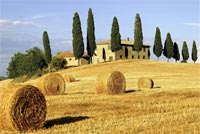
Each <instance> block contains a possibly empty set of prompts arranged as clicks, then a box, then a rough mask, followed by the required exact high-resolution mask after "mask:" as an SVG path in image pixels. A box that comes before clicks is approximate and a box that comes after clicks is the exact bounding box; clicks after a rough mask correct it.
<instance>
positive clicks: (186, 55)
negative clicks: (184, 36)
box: [182, 41, 189, 62]
mask: <svg viewBox="0 0 200 134" xmlns="http://www.w3.org/2000/svg"><path fill="white" fill-rule="evenodd" d="M182 56H183V62H187V60H188V59H189V52H188V47H187V43H186V41H184V42H183V47H182Z"/></svg>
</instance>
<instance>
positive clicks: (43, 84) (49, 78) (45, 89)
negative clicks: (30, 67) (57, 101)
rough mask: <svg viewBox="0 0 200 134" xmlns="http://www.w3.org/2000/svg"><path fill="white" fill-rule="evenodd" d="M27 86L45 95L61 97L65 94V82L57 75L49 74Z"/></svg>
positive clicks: (30, 82)
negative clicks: (32, 86)
mask: <svg viewBox="0 0 200 134" xmlns="http://www.w3.org/2000/svg"><path fill="white" fill-rule="evenodd" d="M28 84H30V85H34V86H36V87H38V88H39V89H40V90H41V92H42V93H44V94H45V95H61V94H64V92H65V80H64V78H63V77H62V76H61V75H60V74H58V73H50V74H47V75H44V76H42V77H41V78H39V79H36V80H33V81H29V82H28Z"/></svg>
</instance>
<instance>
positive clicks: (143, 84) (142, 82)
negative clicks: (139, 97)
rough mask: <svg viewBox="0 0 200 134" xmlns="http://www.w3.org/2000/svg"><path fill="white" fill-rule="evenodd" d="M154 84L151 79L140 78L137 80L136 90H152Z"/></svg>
mask: <svg viewBox="0 0 200 134" xmlns="http://www.w3.org/2000/svg"><path fill="white" fill-rule="evenodd" d="M153 86H154V82H153V80H152V79H151V78H145V77H142V78H140V79H139V80H138V88H153Z"/></svg>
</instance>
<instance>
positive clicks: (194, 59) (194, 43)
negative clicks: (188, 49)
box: [192, 41, 198, 63]
mask: <svg viewBox="0 0 200 134" xmlns="http://www.w3.org/2000/svg"><path fill="white" fill-rule="evenodd" d="M197 58H198V57H197V46H196V42H195V41H193V44H192V60H193V61H194V63H195V62H196V61H197Z"/></svg>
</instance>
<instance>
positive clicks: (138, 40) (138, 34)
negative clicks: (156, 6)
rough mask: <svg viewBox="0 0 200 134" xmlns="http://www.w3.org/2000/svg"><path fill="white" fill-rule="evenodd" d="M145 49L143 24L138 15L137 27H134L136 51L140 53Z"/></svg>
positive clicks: (136, 19)
mask: <svg viewBox="0 0 200 134" xmlns="http://www.w3.org/2000/svg"><path fill="white" fill-rule="evenodd" d="M142 47H143V34H142V23H141V19H140V15H139V14H138V13H137V14H136V17H135V27H134V50H135V51H137V52H138V54H139V52H140V51H141V50H142Z"/></svg>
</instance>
